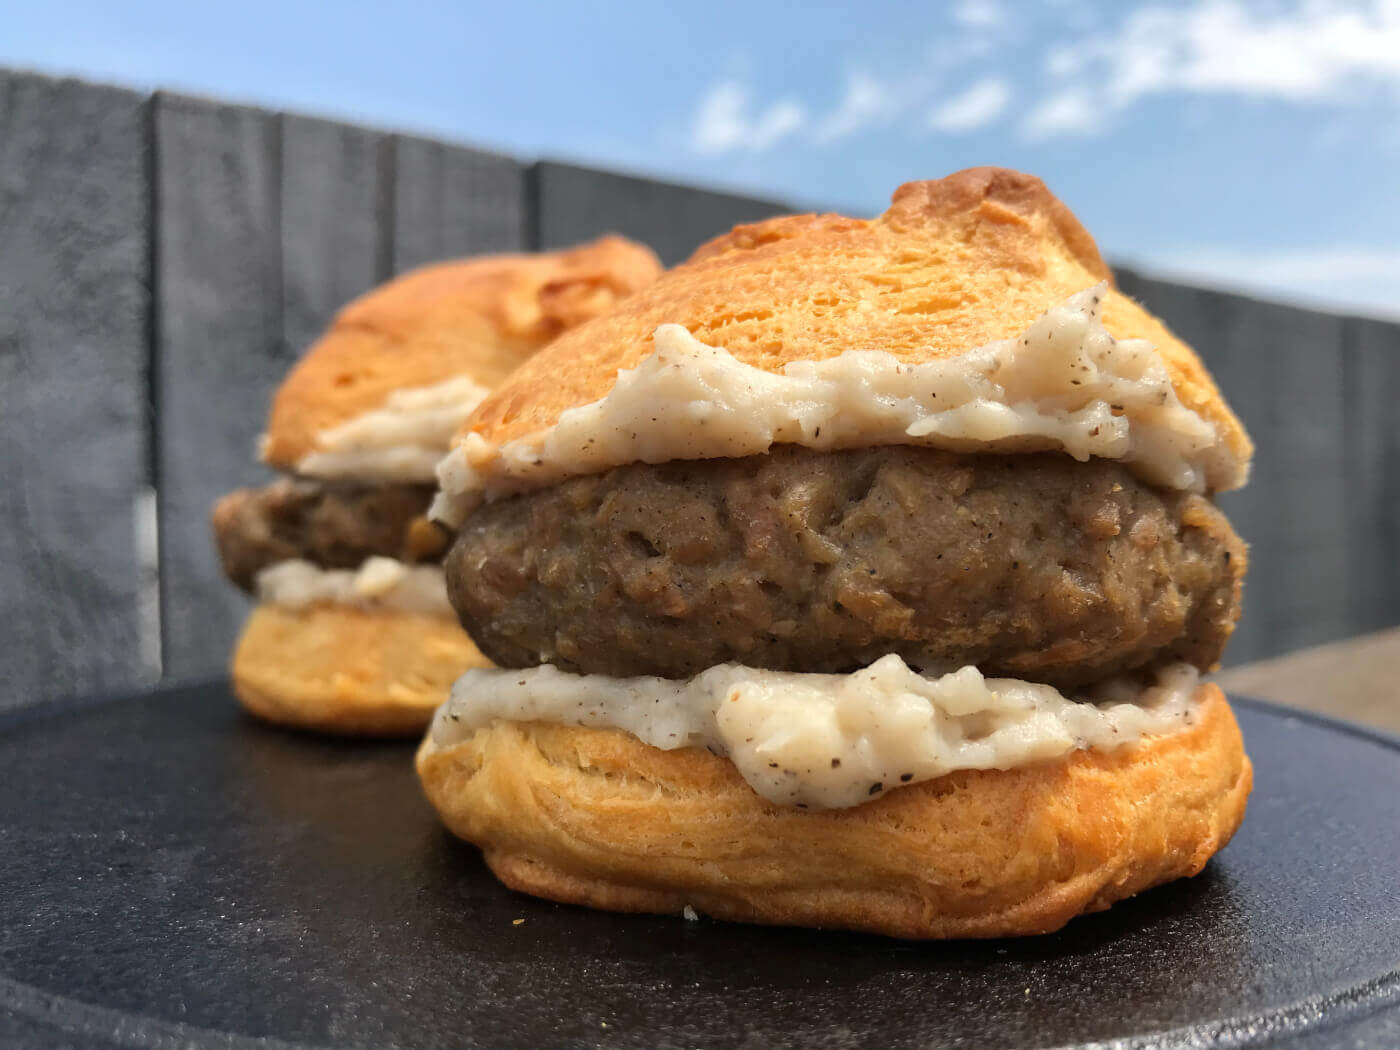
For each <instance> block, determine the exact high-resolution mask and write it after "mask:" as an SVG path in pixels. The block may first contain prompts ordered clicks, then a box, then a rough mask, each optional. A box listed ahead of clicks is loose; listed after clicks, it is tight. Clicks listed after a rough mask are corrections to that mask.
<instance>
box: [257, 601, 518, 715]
mask: <svg viewBox="0 0 1400 1050" xmlns="http://www.w3.org/2000/svg"><path fill="white" fill-rule="evenodd" d="M489 666H490V662H489V661H488V660H487V659H486V658H485V657H484V656H482V655H481V652H480V651H479V650H478V649H477V647H476V646H475V645H474V644H473V643H472V640H471V639H470V638H469V637H467V634H466V632H465V631H463V630H462V629H461V627H459V626H458V625H457V623H456V621H455V620H448V619H443V618H441V617H437V616H429V615H424V614H422V613H412V612H404V611H401V610H396V609H358V608H354V607H352V606H347V605H337V604H332V603H320V604H315V605H310V606H305V607H302V608H291V607H287V606H281V605H274V604H271V603H267V602H264V603H263V604H260V605H258V606H257V607H256V608H255V609H254V610H253V614H252V616H251V617H249V619H248V623H247V625H246V626H245V627H244V628H243V634H242V636H241V637H240V638H239V640H238V647H237V648H236V649H235V651H234V654H233V689H234V692H235V693H236V694H237V696H238V699H239V700H240V701H241V702H242V704H243V706H244V707H245V708H247V709H248V710H249V711H251V712H252V713H253V714H255V715H257V716H258V717H260V718H264V719H266V720H267V721H269V722H276V723H278V724H280V725H286V726H293V727H296V728H300V729H311V730H318V731H320V732H325V733H338V734H344V735H348V736H412V735H415V734H417V733H421V732H422V731H423V729H424V728H425V727H426V726H427V725H428V723H429V721H431V720H432V716H433V710H434V709H435V708H437V707H438V706H439V705H440V704H442V703H443V702H444V701H445V700H446V699H447V696H448V693H449V692H450V690H451V688H452V683H453V682H454V681H455V680H456V679H457V678H458V677H460V676H461V674H462V673H463V672H464V671H467V670H469V669H471V668H473V667H489Z"/></svg>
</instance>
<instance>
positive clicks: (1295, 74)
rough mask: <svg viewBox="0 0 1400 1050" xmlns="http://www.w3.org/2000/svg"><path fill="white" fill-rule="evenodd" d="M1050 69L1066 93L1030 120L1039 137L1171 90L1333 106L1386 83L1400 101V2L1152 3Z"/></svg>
mask: <svg viewBox="0 0 1400 1050" xmlns="http://www.w3.org/2000/svg"><path fill="white" fill-rule="evenodd" d="M1045 68H1046V72H1047V74H1048V75H1049V76H1050V77H1051V78H1052V80H1054V81H1057V82H1058V85H1059V86H1058V87H1057V89H1056V90H1055V91H1054V92H1053V93H1052V94H1051V95H1050V97H1049V98H1047V99H1046V101H1045V102H1044V103H1043V104H1042V105H1041V106H1039V107H1037V108H1036V109H1034V110H1032V111H1031V113H1029V114H1028V115H1027V117H1026V119H1025V121H1024V123H1023V131H1024V132H1025V134H1026V136H1027V137H1028V138H1032V139H1034V138H1040V137H1044V136H1045V135H1047V134H1054V133H1060V132H1066V133H1082V134H1093V133H1096V132H1100V131H1102V130H1104V129H1105V128H1106V127H1107V125H1108V123H1109V121H1108V119H1107V118H1108V117H1110V116H1111V115H1113V114H1115V113H1118V112H1121V111H1123V110H1125V109H1127V108H1128V107H1130V106H1132V105H1133V104H1134V103H1136V102H1138V101H1139V100H1141V99H1144V98H1147V97H1149V96H1153V95H1159V94H1164V93H1167V92H1174V93H1182V94H1201V95H1235V96H1246V97H1252V98H1271V99H1280V100H1286V101H1291V102H1304V103H1326V102H1334V101H1339V100H1341V99H1343V98H1345V97H1346V96H1347V95H1348V93H1349V92H1353V91H1356V90H1360V89H1364V88H1366V87H1368V86H1370V87H1375V86H1382V87H1384V88H1385V89H1387V91H1388V92H1389V93H1390V94H1391V96H1392V97H1400V0H1371V2H1351V3H1335V2H1334V3H1325V2H1321V0H1294V2H1293V3H1291V4H1288V5H1285V6H1282V7H1281V6H1279V5H1277V4H1275V5H1269V6H1267V7H1263V6H1258V5H1254V6H1250V5H1246V4H1244V3H1241V2H1239V0H1194V2H1193V3H1191V4H1190V5H1189V6H1187V7H1185V8H1166V7H1162V6H1157V5H1152V6H1147V7H1143V8H1140V9H1138V10H1137V11H1133V12H1131V13H1130V14H1128V15H1127V17H1126V18H1125V19H1124V20H1123V21H1122V23H1121V24H1120V25H1119V26H1118V27H1117V28H1116V29H1112V30H1110V31H1108V32H1106V33H1102V34H1099V35H1097V36H1091V37H1090V38H1088V39H1087V40H1082V41H1077V42H1076V43H1075V45H1074V46H1073V48H1062V49H1058V50H1056V51H1052V52H1051V54H1050V55H1049V56H1048V58H1047V59H1046V63H1045ZM1090 98H1093V99H1094V100H1095V102H1094V105H1093V106H1090V105H1088V99H1090Z"/></svg>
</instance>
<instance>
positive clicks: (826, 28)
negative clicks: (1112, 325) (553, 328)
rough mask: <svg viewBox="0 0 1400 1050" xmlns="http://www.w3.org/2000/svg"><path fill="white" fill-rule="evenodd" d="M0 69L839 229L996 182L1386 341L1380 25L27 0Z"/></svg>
mask: <svg viewBox="0 0 1400 1050" xmlns="http://www.w3.org/2000/svg"><path fill="white" fill-rule="evenodd" d="M0 64H5V65H10V66H17V67H21V68H32V69H41V70H45V71H50V72H61V73H75V74H79V75H82V76H85V77H88V78H90V79H95V80H106V81H112V82H117V83H123V84H129V85H132V86H136V87H144V88H155V87H165V88H174V89H178V90H184V91H193V92H197V93H201V94H208V95H216V96H219V97H224V98H229V99H233V100H237V101H246V102H254V103H260V104H264V105H268V106H272V107H277V108H285V109H294V110H299V111H304V112H310V113H316V114H321V115H328V116H334V117H339V118H344V119H350V120H354V121H358V122H362V123H368V124H374V125H379V126H384V127H389V128H395V129H404V130H412V131H418V132H425V133H429V134H433V135H439V136H444V137H448V138H452V139H456V140H460V141H464V142H467V143H470V144H472V145H478V146H486V147H489V148H495V149H500V150H504V151H507V152H511V153H514V154H516V155H518V156H521V157H522V158H527V159H529V158H535V157H541V156H549V157H555V158H562V159H569V160H575V161H579V162H583V163H589V164H594V165H598V166H604V167H610V168H620V169H625V170H631V171H638V172H641V173H644V174H650V175H656V176H662V177H667V178H674V179H679V180H683V181H687V182H692V183H697V184H703V185H709V186H716V187H720V188H726V189H735V190H739V191H741V192H746V193H751V194H755V195H760V196H765V197H771V198H774V199H778V200H782V201H786V202H789V203H791V204H792V205H794V206H796V207H801V208H822V209H840V210H843V211H846V212H849V213H853V214H873V213H875V212H878V211H879V210H881V209H882V208H883V207H884V205H885V203H886V202H887V201H888V199H889V194H890V192H891V190H893V188H894V187H895V186H896V185H898V184H899V183H900V182H903V181H907V180H910V179H915V178H930V177H937V176H939V175H943V174H946V173H948V172H951V171H955V170H957V169H959V168H963V167H968V166H970V165H974V164H1000V165H1005V166H1009V167H1015V168H1020V169H1023V170H1026V171H1031V172H1034V173H1035V174H1038V175H1040V176H1041V177H1043V178H1044V179H1045V180H1046V181H1047V182H1048V183H1049V184H1050V186H1051V188H1052V189H1053V190H1055V192H1056V193H1058V194H1059V195H1060V196H1061V197H1062V198H1064V199H1065V201H1066V202H1067V203H1068V204H1069V205H1070V206H1071V207H1072V208H1073V209H1074V210H1075V211H1076V212H1077V213H1078V214H1079V216H1080V218H1081V219H1082V220H1083V221H1084V222H1085V224H1086V225H1087V226H1088V227H1089V229H1090V230H1091V231H1092V232H1093V233H1094V234H1095V235H1096V236H1097V238H1098V239H1099V242H1100V245H1101V246H1102V247H1103V248H1104V250H1105V253H1106V254H1107V255H1109V257H1110V258H1111V259H1113V260H1114V261H1117V262H1120V263H1130V264H1134V265H1137V266H1139V267H1141V268H1143V269H1146V270H1149V271H1152V272H1156V273H1160V274H1165V275H1168V276H1175V277H1180V278H1185V279H1189V280H1193V281H1195V282H1198V283H1205V284H1210V285H1213V286H1220V287H1229V288H1235V289H1241V290H1245V291H1252V292H1256V293H1258V294H1263V295H1266V296H1269V297H1272V298H1278V299H1289V300H1293V301H1301V302H1305V303H1308V304H1314V305H1322V306H1325V307H1331V308H1336V309H1344V310H1357V311H1361V312H1366V313H1372V314H1377V315H1382V316H1392V317H1394V316H1400V0H1351V2H1348V0H1335V2H1330V3H1321V2H1315V0H1179V2H1176V3H1166V2H1149V3H1133V2H1111V0H1104V2H1097V0H1024V2H1020V3H1012V2H1009V0H955V2H949V3H942V4H939V3H909V2H904V3H896V2H890V0H854V2H852V0H847V2H842V3H837V2H829V0H806V2H803V3H760V2H756V0H750V2H747V3H746V2H738V0H706V2H704V3H674V2H667V3H651V4H636V3H613V4H608V3H599V4H585V3H559V4H536V3H528V2H516V3H499V2H498V3H493V4H489V5H488V4H480V5H477V4H466V3H435V2H428V0H397V2H395V3H376V4H367V3H357V2H340V3H334V4H331V3H326V4H313V3H292V2H286V0H283V2H277V0H242V2H240V3H238V4H236V5H235V4H219V3H210V4H205V5H200V4H191V3H189V2H188V0H180V2H178V3H177V2H173V0H156V2H149V3H124V4H113V3H110V2H106V0H46V2H45V3H33V4H26V5H11V6H10V8H8V9H7V10H6V11H5V14H4V18H3V22H0Z"/></svg>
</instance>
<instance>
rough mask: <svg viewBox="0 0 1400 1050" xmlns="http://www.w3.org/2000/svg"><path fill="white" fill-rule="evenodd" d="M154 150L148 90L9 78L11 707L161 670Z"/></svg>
mask: <svg viewBox="0 0 1400 1050" xmlns="http://www.w3.org/2000/svg"><path fill="white" fill-rule="evenodd" d="M148 138H149V119H148V112H147V102H146V100H145V99H144V98H142V97H141V96H139V95H136V94H133V93H131V92H128V91H120V90H116V89H113V88H106V87H94V86H92V85H89V84H83V83H79V82H78V81H74V80H54V79H50V78H47V77H41V76H35V75H30V74H24V73H8V72H5V71H3V70H0V519H3V521H4V528H3V529H0V621H3V623H4V625H5V639H4V646H3V649H4V654H5V655H4V659H3V663H2V664H0V666H3V669H4V674H5V681H6V689H5V691H4V692H3V693H0V708H5V707H12V706H16V705H19V704H24V703H27V702H33V701H38V700H42V699H48V698H53V697H57V696H61V695H64V694H68V693H74V692H91V691H95V690H98V689H108V688H119V687H123V686H130V685H134V684H137V683H140V682H144V681H149V680H151V679H153V678H154V677H155V676H156V675H157V674H158V663H157V661H158V659H159V651H158V639H157V638H156V637H155V634H154V628H155V623H154V616H153V615H152V616H151V617H149V618H143V616H142V612H143V594H142V591H143V583H153V579H152V578H151V577H150V575H149V572H148V571H147V572H143V569H142V566H141V565H140V564H139V560H138V552H137V542H136V535H135V508H136V506H137V504H138V500H139V499H140V496H141V494H142V493H143V492H144V491H145V490H146V489H147V486H148V484H149V480H150V479H149V470H148V457H147V444H146V427H147V399H146V364H147V347H148V330H149V310H150V305H149V296H148V290H147V288H148V266H149V258H150V232H149V231H150V222H149V201H150V194H149V190H148V172H147V167H146V157H147V142H148ZM151 611H152V613H153V612H154V610H153V609H152V610H151ZM143 625H144V626H145V627H146V628H147V631H146V634H145V637H144V638H143V631H142V627H143Z"/></svg>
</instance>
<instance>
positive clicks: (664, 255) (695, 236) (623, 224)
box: [532, 161, 792, 266]
mask: <svg viewBox="0 0 1400 1050" xmlns="http://www.w3.org/2000/svg"><path fill="white" fill-rule="evenodd" d="M532 175H533V179H534V187H535V193H534V196H535V201H536V205H537V207H538V216H537V226H536V230H537V237H538V246H539V247H541V248H561V247H565V246H567V245H571V244H578V243H579V242H580V241H587V240H591V239H592V238H594V237H597V236H599V235H601V234H604V233H620V234H623V235H624V236H627V237H631V238H633V239H634V240H638V241H641V242H642V243H644V244H649V245H651V247H652V248H653V249H654V250H655V251H656V254H657V255H659V256H660V257H661V261H662V262H664V263H665V264H666V265H667V266H673V265H675V264H676V263H678V262H681V261H682V260H684V259H685V258H687V257H688V256H689V255H690V253H691V252H693V251H694V250H695V249H696V248H698V247H699V246H700V245H701V244H703V243H704V242H705V241H708V240H709V239H710V238H712V237H716V236H718V235H719V234H721V233H727V232H728V231H729V230H730V229H731V228H732V227H733V226H735V225H737V224H739V223H744V222H755V221H757V220H759V219H766V218H769V217H770V216H773V215H783V214H786V213H788V212H790V211H792V209H791V208H789V207H787V206H786V205H783V204H778V203H775V202H773V201H763V200H754V199H752V198H749V197H736V196H733V195H731V194H727V193H712V192H710V191H709V190H700V189H694V188H692V187H690V186H678V185H676V184H674V183H669V182H656V181H653V180H651V179H639V178H634V177H633V176H630V175H619V174H616V173H615V172H609V171H594V170H593V169H591V168H579V167H574V166H573V165H570V164H558V163H555V162H553V161H544V162H541V163H539V164H536V165H535V167H534V168H533V169H532Z"/></svg>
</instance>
